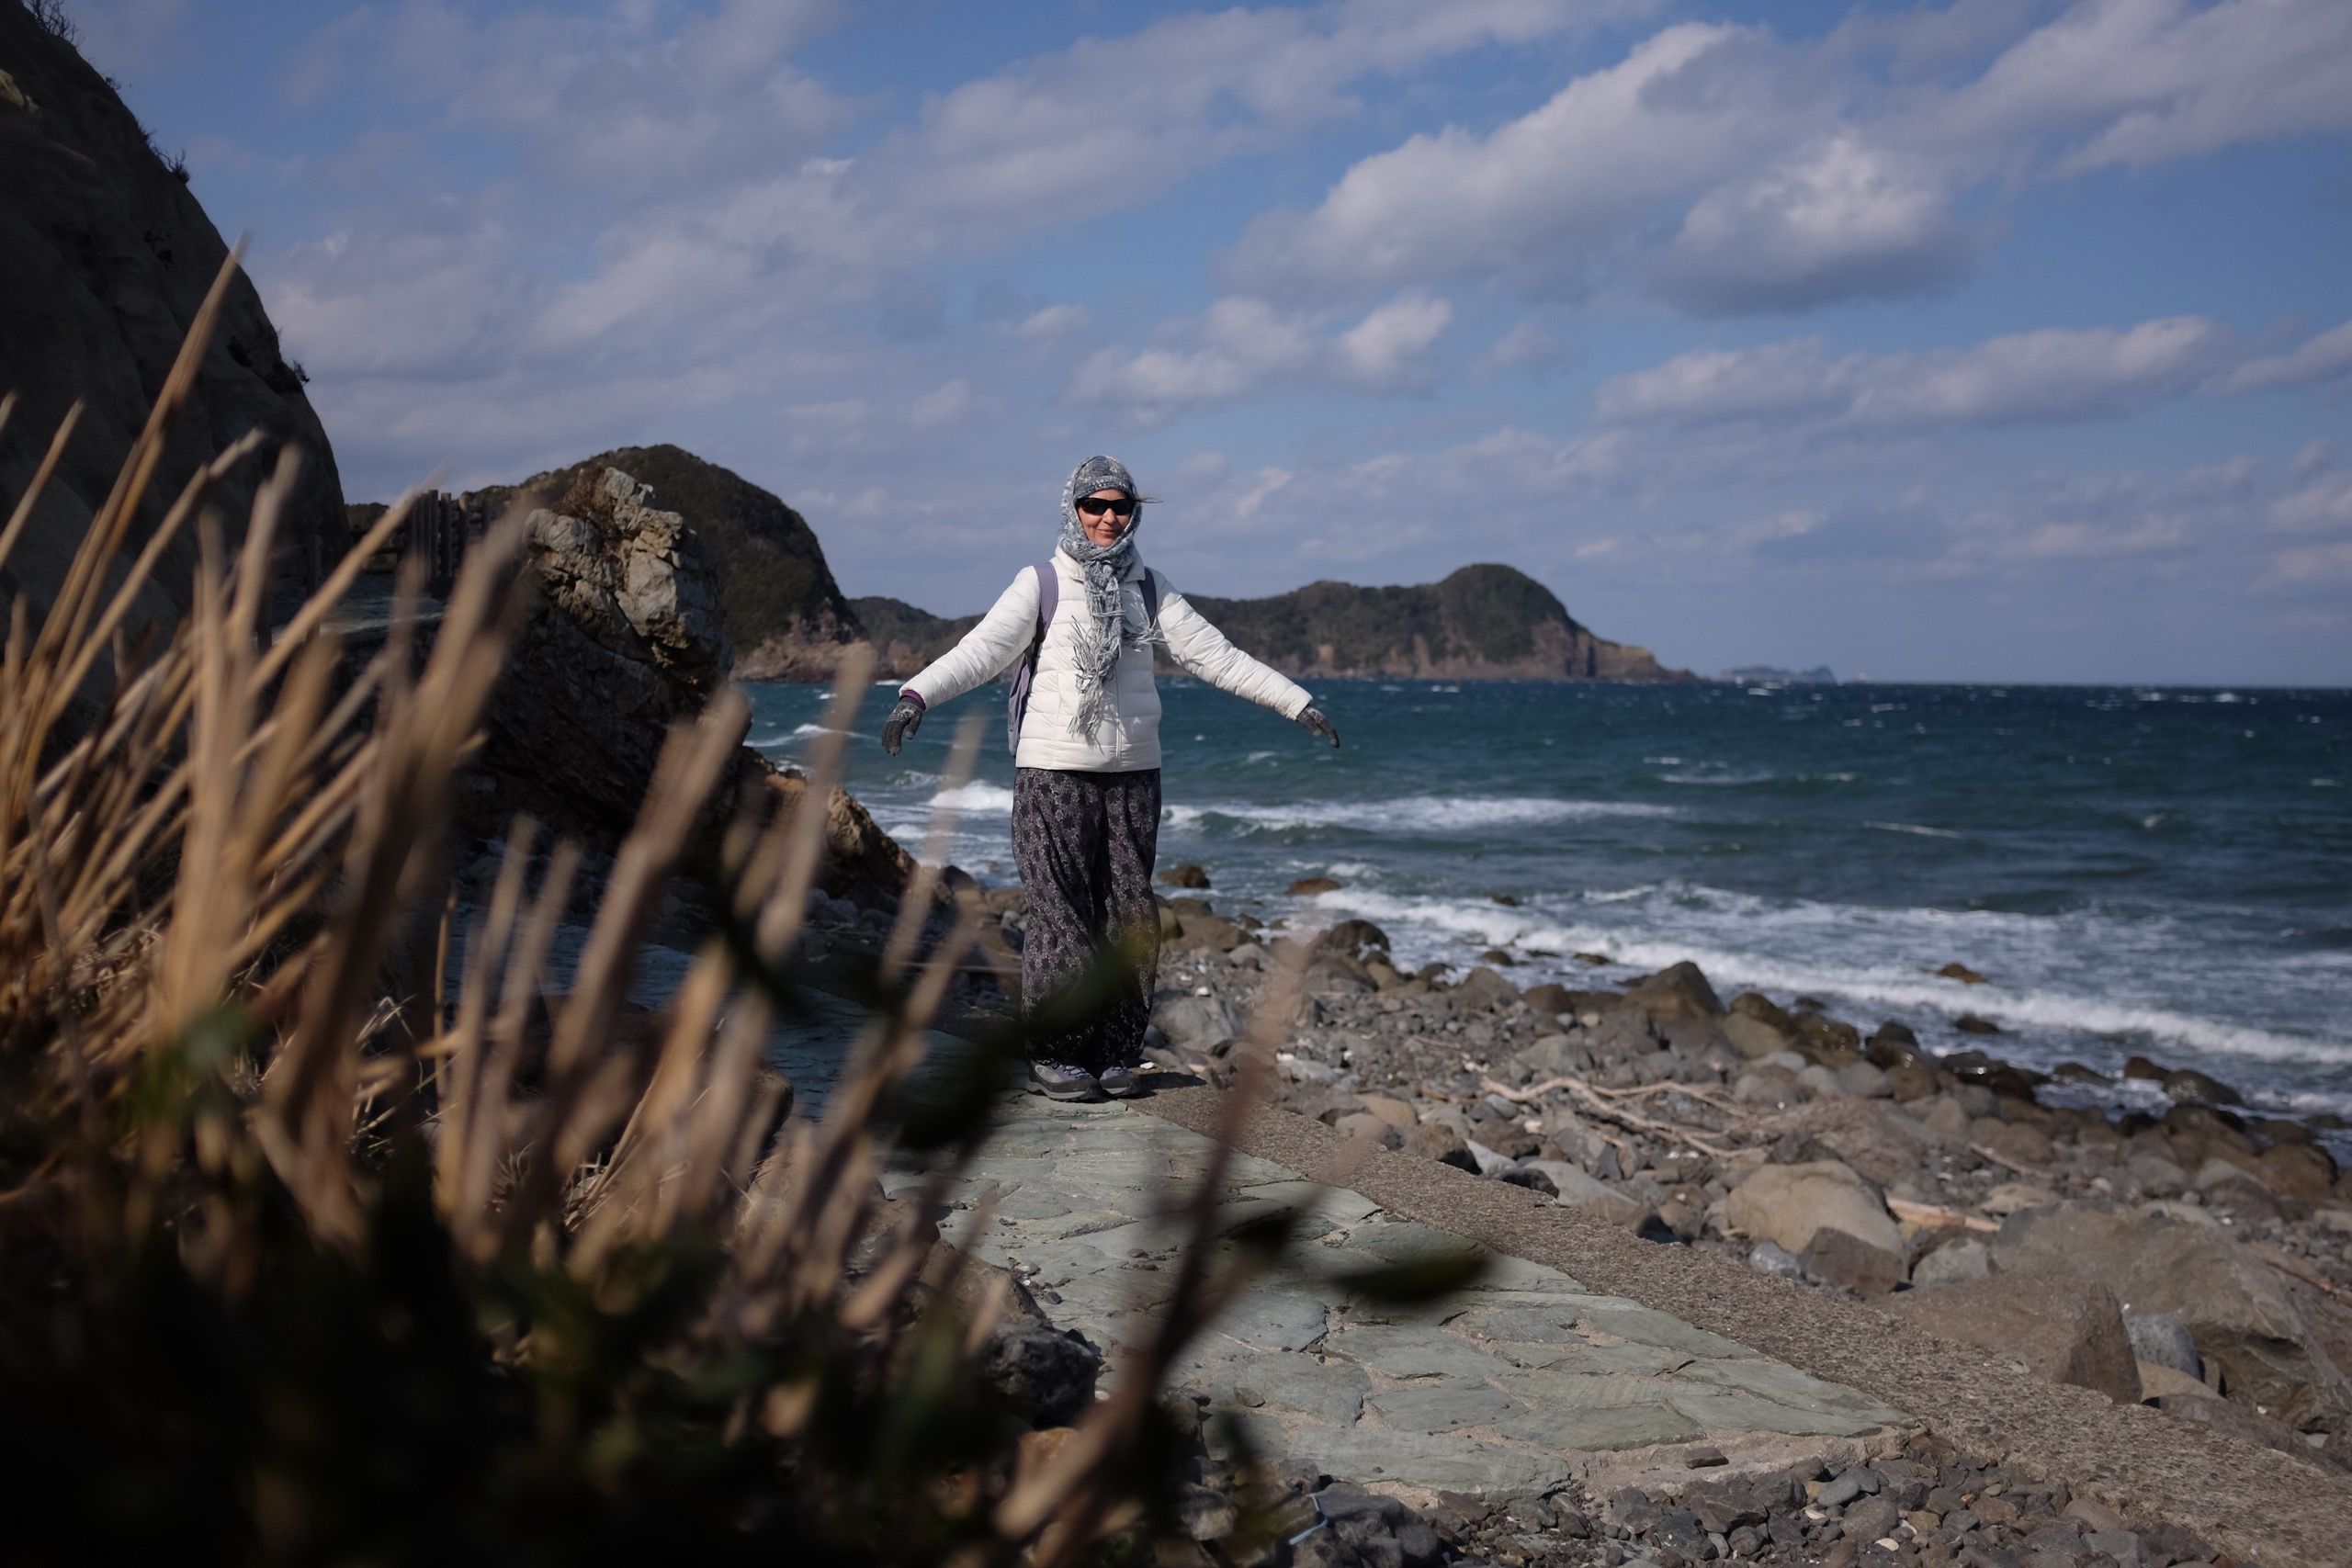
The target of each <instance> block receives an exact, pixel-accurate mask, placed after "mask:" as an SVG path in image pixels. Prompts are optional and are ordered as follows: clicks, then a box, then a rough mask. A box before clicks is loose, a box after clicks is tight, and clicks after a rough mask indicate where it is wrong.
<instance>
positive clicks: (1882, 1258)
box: [1724, 1160, 1904, 1290]
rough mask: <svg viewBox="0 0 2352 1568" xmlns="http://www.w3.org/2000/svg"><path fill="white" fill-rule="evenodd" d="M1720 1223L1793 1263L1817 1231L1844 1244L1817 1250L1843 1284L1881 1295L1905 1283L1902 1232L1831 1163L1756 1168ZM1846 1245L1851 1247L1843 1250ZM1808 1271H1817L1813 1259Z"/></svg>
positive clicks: (1860, 1185) (1867, 1190) (1868, 1193)
mask: <svg viewBox="0 0 2352 1568" xmlns="http://www.w3.org/2000/svg"><path fill="white" fill-rule="evenodd" d="M1724 1220H1725V1222H1726V1223H1727V1224H1729V1225H1730V1227H1731V1228H1732V1229H1733V1230H1734V1231H1736V1232H1738V1233H1739V1234H1740V1235H1747V1236H1751V1237H1756V1238H1758V1239H1761V1240H1765V1241H1770V1242H1772V1243H1773V1244H1775V1245H1776V1246H1778V1247H1781V1248H1783V1249H1785V1250H1786V1251H1788V1252H1790V1253H1792V1254H1794V1255H1796V1256H1798V1257H1804V1255H1805V1252H1806V1249H1807V1248H1808V1247H1813V1245H1814V1242H1815V1236H1816V1235H1818V1233H1820V1232H1823V1231H1836V1232H1838V1233H1840V1235H1841V1236H1842V1237H1843V1238H1844V1240H1841V1241H1838V1242H1831V1243H1826V1244H1825V1245H1824V1246H1823V1247H1819V1248H1815V1256H1816V1257H1818V1258H1821V1260H1822V1261H1823V1262H1824V1263H1826V1264H1827V1265H1829V1266H1830V1267H1832V1268H1833V1269H1835V1271H1836V1272H1835V1275H1834V1276H1832V1277H1837V1278H1838V1282H1839V1283H1841V1284H1850V1285H1852V1286H1853V1287H1854V1288H1856V1289H1860V1290H1868V1289H1879V1290H1885V1289H1891V1288H1893V1286H1894V1284H1895V1283H1898V1282H1900V1281H1901V1280H1902V1279H1903V1276H1904V1246H1903V1233H1902V1231H1901V1230H1900V1229H1899V1228H1898V1227H1897V1226H1896V1225H1895V1223H1894V1216H1893V1215H1892V1214H1890V1213H1887V1211H1886V1203H1885V1201H1884V1200H1883V1199H1882V1198H1881V1197H1880V1196H1879V1193H1878V1190H1877V1189H1875V1188H1873V1187H1872V1186H1871V1184H1870V1183H1869V1182H1867V1181H1864V1180H1863V1179H1861V1178H1860V1177H1859V1176H1857V1175H1855V1174H1854V1172H1853V1171H1852V1170H1851V1169H1850V1168H1848V1167H1846V1166H1843V1165H1840V1164H1839V1163H1838V1161H1836V1160H1815V1161H1812V1162H1811V1163H1809V1164H1804V1165H1768V1166H1762V1167H1759V1168H1758V1169H1757V1170H1756V1171H1755V1172H1754V1173H1753V1174H1751V1175H1750V1176H1749V1177H1748V1178H1747V1180H1745V1181H1743V1182H1741V1183H1740V1184H1739V1185H1738V1186H1737V1187H1736V1188H1734V1189H1733V1190H1732V1193H1731V1198H1730V1200H1729V1201H1728V1202H1727V1203H1726V1205H1725V1207H1724ZM1847 1241H1850V1242H1852V1243H1854V1244H1856V1247H1847V1246H1846V1245H1845V1243H1846V1242H1847ZM1857 1248H1859V1250H1857ZM1806 1266H1807V1267H1808V1268H1809V1269H1810V1268H1813V1267H1814V1265H1813V1263H1812V1262H1811V1261H1810V1260H1809V1261H1808V1262H1807V1265H1806ZM1818 1271H1819V1270H1818V1269H1816V1270H1815V1272H1818Z"/></svg>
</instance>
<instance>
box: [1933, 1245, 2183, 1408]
mask: <svg viewBox="0 0 2352 1568" xmlns="http://www.w3.org/2000/svg"><path fill="white" fill-rule="evenodd" d="M1886 1308H1887V1310H1888V1311H1889V1312H1891V1313H1893V1314H1894V1315H1895V1316H1897V1317H1899V1318H1901V1319H1902V1320H1903V1321H1904V1322H1905V1323H1908V1324H1911V1325H1914V1326H1915V1327H1918V1328H1924V1329H1926V1330H1927V1331H1928V1333H1930V1334H1933V1335H1937V1336H1939V1337H1942V1338H1945V1339H1956V1340H1958V1341H1960V1342H1961V1343H1962V1344H1963V1345H1976V1346H1981V1347H1982V1348H1985V1349H1987V1350H1992V1351H1996V1352H1997V1353H1998V1354H2000V1355H2003V1356H2007V1357H2011V1358H2014V1359H2017V1360H2019V1361H2022V1362H2024V1363H2025V1367H2026V1370H2027V1371H2030V1372H2032V1373H2033V1374H2034V1375H2036V1376H2037V1377H2042V1378H2047V1379H2049V1380H2050V1381H2051V1382H2070V1383H2074V1384H2075V1385H2076V1386H2077V1387H2081V1388H2092V1389H2097V1390H2098V1392H2099V1393H2104V1394H2106V1395H2107V1396H2108V1397H2109V1399H2112V1400H2114V1401H2115V1402H2116V1403H2117V1404H2137V1403H2138V1402H2139V1399H2140V1372H2139V1369H2138V1367H2137V1365H2136V1364H2135V1362H2134V1360H2133V1358H2132V1354H2131V1337H2130V1336H2129V1335H2128V1334H2127V1333H2126V1332H2125V1329H2124V1325H2123V1313H2122V1309H2121V1308H2120V1307H2119V1306H2118V1305H2117V1304H2116V1301H2115V1294H2114V1292H2111V1291H2109V1289H2108V1288H2107V1287H2106V1286H2104V1285H2098V1284H2093V1283H2091V1282H2089V1281H2088V1280H2050V1279H2035V1278H2031V1277H2028V1276H2022V1275H2016V1274H1998V1275H1994V1276H1992V1277H1990V1278H1988V1279H1983V1280H1962V1281H1959V1282H1957V1283H1953V1284H1949V1285H1938V1286H1936V1287H1934V1288H1933V1289H1930V1290H1924V1291H1911V1292H1906V1293H1905V1294H1903V1295H1900V1296H1896V1297H1894V1298H1893V1299H1891V1300H1890V1301H1889V1302H1888V1303H1886Z"/></svg>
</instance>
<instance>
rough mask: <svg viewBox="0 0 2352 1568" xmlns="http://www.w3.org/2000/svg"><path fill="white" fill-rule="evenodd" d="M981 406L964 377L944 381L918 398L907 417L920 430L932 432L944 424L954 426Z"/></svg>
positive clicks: (908, 411) (909, 409)
mask: <svg viewBox="0 0 2352 1568" xmlns="http://www.w3.org/2000/svg"><path fill="white" fill-rule="evenodd" d="M978 406H979V400H978V398H976V397H974V396H973V395H972V385H971V383H970V382H968V381H967V380H965V379H964V378H962V377H960V376H959V377H957V378H956V379H955V380H953V381H944V382H942V383H940V384H939V385H938V386H936V387H933V389H931V390H930V391H928V392H925V393H924V394H923V395H922V397H919V398H917V399H916V400H914V402H913V403H912V404H911V405H910V407H909V408H908V410H907V417H908V419H909V420H910V421H911V422H912V423H913V424H914V425H915V427H916V428H917V429H919V430H930V429H933V428H935V427H937V426H939V425H943V424H954V423H956V422H957V421H958V420H961V419H963V418H965V417H966V416H967V415H968V414H970V413H971V412H972V411H973V410H974V409H976V408H978Z"/></svg>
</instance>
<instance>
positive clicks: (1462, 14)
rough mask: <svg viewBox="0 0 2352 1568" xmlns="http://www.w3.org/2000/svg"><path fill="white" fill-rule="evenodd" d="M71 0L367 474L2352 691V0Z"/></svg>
mask: <svg viewBox="0 0 2352 1568" xmlns="http://www.w3.org/2000/svg"><path fill="white" fill-rule="evenodd" d="M66 6H67V9H68V10H69V12H70V13H71V14H72V15H73V16H74V17H75V18H76V19H77V21H78V22H79V24H80V27H81V29H82V34H83V43H84V49H85V53H87V54H88V55H89V56H90V57H91V59H92V61H93V62H94V63H96V65H97V66H98V67H99V68H100V69H101V70H103V71H106V72H107V73H109V74H111V75H112V76H114V77H115V78H116V79H117V80H118V81H119V83H120V84H121V85H122V89H123V92H124V94H125V96H126V97H127V99H128V101H129V102H130V105H131V107H132V108H133V109H134V110H136V111H137V112H138V113H139V115H140V116H141V118H142V119H144V120H145V121H146V123H147V124H148V125H149V126H150V127H151V128H152V129H153V131H154V133H155V136H156V139H157V141H159V143H161V144H162V145H164V146H165V147H167V148H172V149H184V150H185V152H186V156H187V163H188V165H189V168H190V170H191V172H192V175H193V186H194V189H195V190H196V192H197V194H198V197H200V198H201V199H202V200H203V202H204V204H205V206H206V209H207V210H208V211H209V213H210V214H211V216H212V218H213V220H214V221H215V222H216V223H217V224H218V225H219V227H220V229H221V231H222V232H223V233H224V234H226V235H230V236H234V235H236V234H237V233H239V232H243V233H246V234H248V235H249V236H250V250H249V253H248V265H250V267H251V270H252V272H253V274H254V277H255V280H256V281H257V283H258V284H259V286H260V288H261V290H262V295H263V299H264V301H265V303H266V305H267V307H268V309H269V310H270V312H271V314H272V316H273V317H274V319H275V320H276V321H277V324H278V326H279V328H280V329H281V332H282V335H283V338H284V340H285V343H286V345H287V349H288V353H289V354H290V355H293V356H294V357H296V358H297V359H299V360H300V361H301V362H302V363H303V365H304V366H305V367H306V368H307V369H308V371H309V374H310V378H311V387H310V391H311V399H312V400H313V402H314V403H315V404H316V405H317V408H318V411H319V412H320V415H321V417H322V419H323V421H324V422H325V425H326V428H327V432H328V434H329V436H330V437H331V439H332V440H333V441H334V448H335V457H336V459H337V461H338V463H339V465H340V467H341V469H342V474H343V479H344V485H345V491H346V493H347V494H348V495H349V497H350V498H351V499H352V500H355V501H360V500H389V499H390V498H391V497H393V496H394V495H396V494H397V493H399V492H400V491H402V490H404V489H407V488H409V487H412V486H414V485H417V484H420V483H424V482H426V481H428V480H434V479H437V482H439V483H440V484H441V485H443V486H444V487H446V488H463V487H469V486H472V485H477V484H481V483H485V482H492V481H511V480H514V479H520V478H522V477H525V476H526V475H528V474H531V473H534V472H537V471H540V470H542V469H545V468H551V467H555V466H558V465H560V464H563V463H568V462H571V461H575V460H577V459H579V458H581V457H586V456H589V455H591V454H593V453H595V452H598V451H602V450H605V449H606V448H609V447H612V446H621V445H629V444H650V443H654V442H664V441H666V442H674V443H676V444H678V445H680V446H684V447H687V448H689V449H690V450H692V451H695V452H696V453H699V454H701V455H702V456H704V457H707V458H709V459H711V460H713V461H715V462H718V463H720V464H723V465H725V466H726V467H728V468H733V469H735V470H736V471H737V472H739V473H741V474H742V475H744V476H745V477H746V478H749V479H752V480H753V481H755V482H757V483H759V484H761V485H763V486H764V487H766V488H767V489H769V490H772V491H775V492H776V493H777V494H778V495H781V496H782V497H784V498H785V499H786V501H788V502H791V503H792V504H793V505H794V506H796V507H797V508H798V509H799V510H800V511H801V512H802V513H804V514H805V515H806V516H807V517H808V519H809V523H810V525H812V526H813V527H814V528H815V529H816V531H817V534H818V536H819V537H820V540H821V541H822V542H823V545H824V547H825V551H826V555H827V558H828V559H829V561H830V562H831V566H832V569H833V571H834V573H835V575H836V577H837V578H838V579H839V580H840V581H841V584H842V589H843V591H844V592H848V593H851V594H853V595H856V594H866V593H888V594H891V595H894V596H896V597H899V598H901V599H905V600H909V601H910V602H912V603H914V604H920V605H922V606H923V607H924V608H926V609H930V610H933V611H935V612H938V613H941V614H948V615H954V614H963V613H969V612H972V611H976V610H978V609H981V608H984V607H985V606H986V605H987V604H989V603H990V602H991V601H992V600H993V599H994V597H995V595H996V594H997V593H998V592H1001V589H1002V587H1003V586H1004V584H1005V583H1006V582H1007V581H1010V579H1011V577H1012V574H1013V573H1014V572H1015V571H1016V570H1019V568H1020V567H1021V566H1023V564H1025V563H1027V562H1029V561H1033V560H1036V559H1040V558H1043V557H1044V556H1045V555H1046V553H1047V551H1048V550H1050V549H1051V547H1052V540H1053V536H1054V533H1055V530H1056V528H1057V524H1058V509H1057V500H1058V495H1059V490H1060V485H1061V481H1062V479H1063V478H1064V477H1065V476H1066V475H1067V474H1068V472H1069V469H1070V468H1071V467H1072V466H1073V465H1074V464H1075V463H1076V462H1077V461H1078V460H1079V459H1080V458H1081V457H1086V456H1088V455H1090V454H1091V453H1095V452H1108V453H1111V454H1114V455H1115V456H1118V457H1121V458H1123V459H1124V460H1125V462H1126V463H1127V464H1128V466H1129V467H1130V468H1132V469H1133V470H1134V471H1135V473H1136V476H1137V478H1138V480H1139V481H1140V482H1141V484H1142V485H1143V486H1144V488H1145V489H1146V490H1147V491H1148V493H1149V494H1150V495H1151V496H1152V497H1154V498H1155V500H1156V501H1157V502H1159V504H1157V505H1155V506H1153V507H1150V508H1148V509H1147V512H1146V522H1145V525H1144V526H1145V533H1144V535H1143V536H1142V539H1143V543H1144V546H1145V549H1146V553H1147V555H1148V557H1149V558H1150V559H1151V560H1152V561H1153V563H1154V564H1155V565H1156V566H1158V567H1159V568H1160V569H1161V570H1163V571H1164V572H1165V573H1166V574H1167V575H1168V577H1169V578H1170V581H1173V582H1175V583H1176V584H1177V585H1179V586H1180V587H1183V588H1188V589H1191V590H1193V591H1194V592H1202V593H1215V594H1222V595H1255V594H1261V593H1272V592H1282V591H1283V590H1286V589H1290V588H1294V587H1296V586H1298V585H1299V584H1301V583H1304V582H1307V581H1314V580H1316V579H1319V578H1336V579H1340V580H1343V581H1353V582H1367V583H1409V582H1426V581H1434V580H1436V579H1437V578H1439V577H1442V576H1443V575H1444V574H1445V573H1446V572H1448V571H1450V570H1453V569H1454V568H1456V567H1458V566H1462V565H1464V564H1467V563H1470V562H1473V561H1490V560H1491V561H1505V562H1509V563H1510V564H1511V565H1513V566H1516V567H1519V568H1520V569H1521V570H1525V571H1527V572H1529V573H1531V574H1532V575H1533V576H1535V577H1537V578H1538V579H1540V580H1542V581H1544V583H1546V584H1547V585H1548V586H1550V587H1551V588H1552V590H1553V591H1554V592H1556V593H1557V594H1558V595H1559V596H1560V598H1561V599H1562V601H1563V602H1564V603H1565V604H1566V605H1567V606H1568V609H1569V611H1570V613H1571V614H1572V615H1576V616H1577V618H1578V619H1579V620H1581V621H1583V622H1584V623H1585V624H1587V625H1588V626H1591V627H1592V628H1593V629H1594V630H1596V631H1597V632H1599V633H1600V635H1602V636H1604V637H1613V638H1616V639H1618V640H1621V641H1628V642H1634V643H1639V644H1641V645H1643V646H1645V647H1647V648H1649V649H1652V650H1653V651H1654V652H1656V653H1657V655H1658V657H1659V658H1660V659H1661V660H1664V661H1665V662H1667V663H1668V664H1671V665H1676V666H1679V667H1684V668H1689V669H1692V670H1695V671H1700V672H1702V673H1712V672H1713V671H1719V670H1722V669H1724V668H1726V667H1730V666H1733V665H1741V664H1757V663H1763V664H1778V665H1785V666H1800V667H1801V666H1811V665H1815V664H1824V663H1826V664H1827V665H1829V666H1831V667H1832V668H1833V669H1835V670H1836V671H1838V673H1839V674H1840V675H1843V676H1848V677H1853V676H1866V677H1868V678H1870V679H1873V680H1968V681H1994V682H2025V681H2052V682H2196V683H2218V684H2254V683H2271V684H2328V685H2346V684H2352V4H2346V0H2221V3H2218V4H2204V5H2199V4H2191V3H2189V0H2076V3H2065V0H1951V3H1950V4H1944V5H1921V6H1898V5H1862V6H1844V5H1811V4H1803V3H1794V0H1781V3H1776V4H1770V5H1731V4H1712V5H1711V4H1683V3H1679V0H1445V3H1444V4H1442V5H1441V4H1432V3H1427V0H1325V3H1321V4H1306V5H1297V6H1277V5H1265V6H1246V7H1236V8H1232V9H1223V10H1216V9H1194V8H1189V7H1185V6H1156V5H1145V4H1115V5H1114V4H1109V3H1091V4H1089V3H1076V0H1073V3H1050V0H1046V3H1037V4H1026V5H1013V4H989V5H971V4H953V3H947V0H857V3H855V4H851V3H849V0H602V3H589V4H571V5H560V6H555V5H528V4H505V3H498V0H380V3H376V4H365V5H351V4H339V3H334V0H310V3H305V4H301V5H293V4H285V3H279V4H262V3H238V0H203V3H202V4H201V5H198V4H197V3H196V0H66ZM656 500H657V502H658V500H659V497H658V496H657V497H656Z"/></svg>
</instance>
